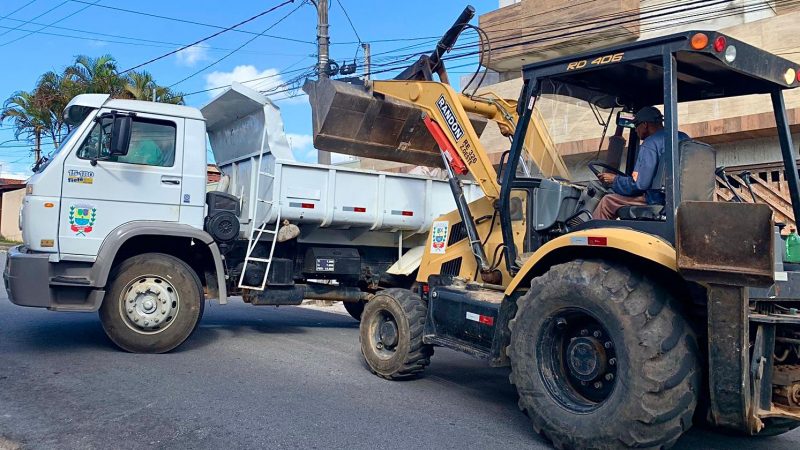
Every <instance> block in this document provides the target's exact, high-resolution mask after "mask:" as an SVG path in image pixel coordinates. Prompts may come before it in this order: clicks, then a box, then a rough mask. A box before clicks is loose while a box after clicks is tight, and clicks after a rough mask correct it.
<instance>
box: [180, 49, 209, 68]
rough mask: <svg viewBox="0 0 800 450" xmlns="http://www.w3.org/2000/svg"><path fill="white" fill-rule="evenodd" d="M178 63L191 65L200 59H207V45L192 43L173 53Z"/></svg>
mask: <svg viewBox="0 0 800 450" xmlns="http://www.w3.org/2000/svg"><path fill="white" fill-rule="evenodd" d="M175 57H176V58H178V64H180V65H182V66H187V67H192V66H194V65H195V64H197V63H198V62H200V61H205V60H207V59H208V46H207V45H203V44H198V45H192V46H191V47H187V48H185V49H183V50H181V51H179V52H178V53H176V54H175Z"/></svg>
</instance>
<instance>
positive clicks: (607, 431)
mask: <svg viewBox="0 0 800 450" xmlns="http://www.w3.org/2000/svg"><path fill="white" fill-rule="evenodd" d="M677 306H678V305H677V304H676V303H675V299H674V298H673V297H672V295H671V294H670V293H669V292H668V291H667V290H666V289H664V288H663V287H661V286H660V285H659V284H658V283H656V282H654V280H652V279H650V278H649V277H647V276H644V275H642V274H640V273H637V272H635V271H633V270H630V269H629V268H627V267H625V266H622V265H615V264H610V263H608V262H604V261H583V260H576V261H572V262H568V263H565V264H559V265H556V266H553V267H552V268H551V269H550V270H549V271H548V272H547V273H545V274H544V275H542V276H540V277H538V278H535V279H534V280H533V281H532V282H531V289H530V290H529V291H528V292H527V293H526V294H525V295H524V296H523V297H522V298H520V299H519V301H518V312H517V314H516V317H515V318H514V319H513V320H512V321H511V323H510V328H511V345H510V349H509V354H510V358H511V368H512V371H511V381H512V383H514V384H515V385H516V387H517V392H518V393H519V397H520V399H519V406H520V409H522V410H523V411H525V412H527V414H528V416H529V417H530V419H531V421H532V424H533V428H534V430H536V432H538V433H541V434H543V435H544V436H545V437H547V438H548V439H550V440H551V441H552V442H553V445H554V446H555V447H556V448H558V449H571V448H602V449H616V448H629V447H648V448H649V447H653V448H668V447H670V446H672V445H673V444H674V443H675V442H676V441H677V440H678V438H679V437H680V436H681V435H682V434H683V433H684V432H685V431H686V430H688V429H689V428H690V427H691V425H692V415H693V413H694V410H695V406H696V404H697V395H698V391H699V388H700V384H701V379H700V375H701V373H700V368H699V367H700V365H699V360H698V356H697V354H698V348H697V343H696V339H695V337H694V335H693V333H692V331H691V330H690V328H689V325H688V324H687V323H686V322H685V320H684V318H683V317H682V316H681V315H680V314H679V313H678V312H677V311H678V308H677Z"/></svg>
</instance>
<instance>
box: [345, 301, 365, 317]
mask: <svg viewBox="0 0 800 450" xmlns="http://www.w3.org/2000/svg"><path fill="white" fill-rule="evenodd" d="M366 304H367V302H365V301H364V300H360V301H357V302H344V309H346V310H347V314H350V317H352V318H353V319H356V320H357V321H359V322H361V314H363V313H364V306H366Z"/></svg>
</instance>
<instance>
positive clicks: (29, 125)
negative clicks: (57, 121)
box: [0, 91, 50, 140]
mask: <svg viewBox="0 0 800 450" xmlns="http://www.w3.org/2000/svg"><path fill="white" fill-rule="evenodd" d="M6 120H10V121H11V122H13V124H14V137H15V138H17V139H19V138H20V137H24V138H25V139H26V140H32V139H40V138H41V136H42V134H43V133H45V132H46V131H47V130H48V126H49V123H50V112H49V111H48V110H47V109H43V108H42V107H41V101H39V99H37V98H36V96H35V94H34V93H33V92H25V91H17V92H15V93H13V94H12V95H11V97H9V98H8V99H6V101H5V102H4V103H3V109H2V110H0V124H1V123H3V122H5V121H6Z"/></svg>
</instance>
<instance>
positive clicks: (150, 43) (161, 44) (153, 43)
mask: <svg viewBox="0 0 800 450" xmlns="http://www.w3.org/2000/svg"><path fill="white" fill-rule="evenodd" d="M8 20H12V21H15V22H24V21H23V20H19V19H8ZM29 25H34V26H43V25H46V24H42V23H37V22H30V23H29ZM0 28H3V29H8V30H10V29H12V27H9V26H4V25H0ZM50 28H53V29H56V30H64V31H71V32H75V33H84V34H92V35H96V36H107V37H111V38H115V39H128V40H131V41H136V42H125V41H116V40H110V39H100V38H97V37H92V36H75V35H69V34H61V33H51V32H45V31H36V30H26V29H20V31H29V32H31V33H35V34H41V35H45V36H56V37H64V38H70V39H80V40H85V41H92V42H104V43H111V44H124V45H135V46H141V47H155V48H175V46H179V47H182V46H184V45H186V44H184V43H178V42H169V41H159V40H155V39H145V38H138V37H133V36H123V35H119V34H110V33H101V32H99V31H87V30H79V29H75V28H67V27H59V26H50ZM266 36H267V35H264V37H266ZM203 48H204V49H206V50H210V51H225V52H228V51H231V50H232V49H230V48H223V47H203ZM240 53H248V54H253V55H267V56H301V55H300V54H288V53H265V52H259V51H247V50H245V51H241V52H240Z"/></svg>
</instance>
